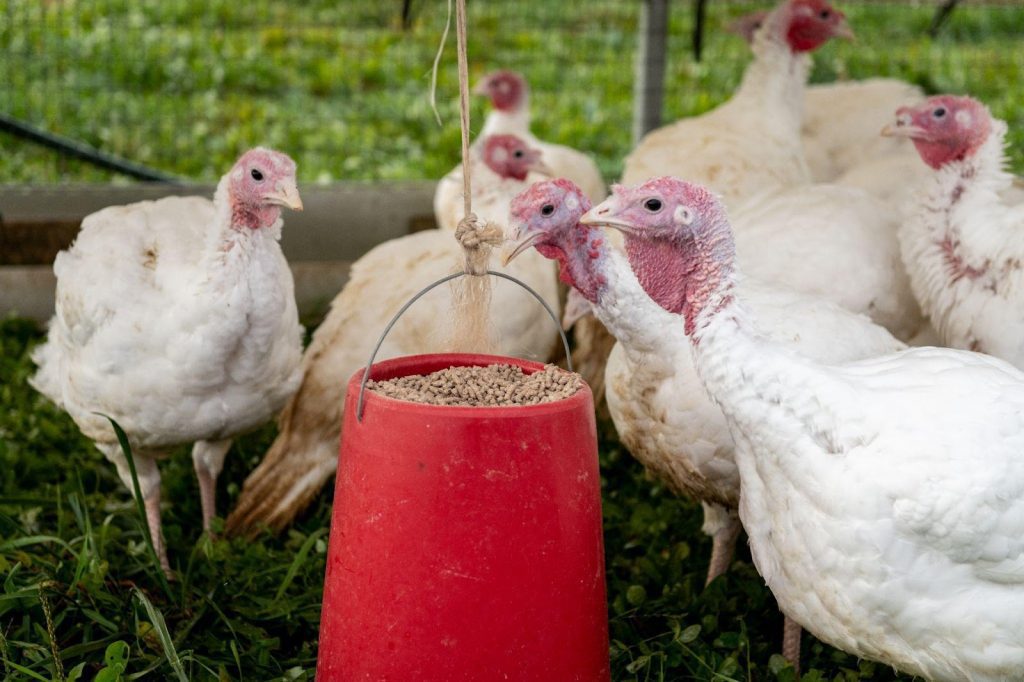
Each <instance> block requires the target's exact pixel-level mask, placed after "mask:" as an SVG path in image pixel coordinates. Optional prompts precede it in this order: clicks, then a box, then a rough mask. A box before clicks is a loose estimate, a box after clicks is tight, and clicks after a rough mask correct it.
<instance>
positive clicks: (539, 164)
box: [530, 154, 555, 178]
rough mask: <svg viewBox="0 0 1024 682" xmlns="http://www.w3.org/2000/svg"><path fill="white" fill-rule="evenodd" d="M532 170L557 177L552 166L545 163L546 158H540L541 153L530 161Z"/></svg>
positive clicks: (549, 176)
mask: <svg viewBox="0 0 1024 682" xmlns="http://www.w3.org/2000/svg"><path fill="white" fill-rule="evenodd" d="M530 170H531V171H533V172H534V173H537V174H539V175H543V176H544V177H546V178H553V177H555V172H554V171H553V170H551V167H550V166H549V165H547V164H546V163H544V159H542V158H540V155H539V154H538V155H537V157H536V158H535V159H534V160H533V161H531V162H530Z"/></svg>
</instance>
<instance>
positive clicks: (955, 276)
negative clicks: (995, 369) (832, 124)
mask: <svg viewBox="0 0 1024 682" xmlns="http://www.w3.org/2000/svg"><path fill="white" fill-rule="evenodd" d="M886 132H888V133H890V134H892V135H896V136H901V137H909V138H910V139H912V140H913V142H914V146H915V147H916V148H917V152H918V153H919V154H920V155H921V160H923V161H924V163H923V164H922V163H921V162H920V161H919V162H918V163H919V165H921V167H922V168H924V167H925V165H927V167H928V169H929V173H930V175H931V177H930V178H929V181H928V184H927V185H926V186H925V187H924V188H922V189H921V190H920V191H919V193H918V196H917V197H916V198H915V201H914V202H913V203H912V204H911V205H910V206H908V207H907V216H906V219H905V221H904V224H903V226H902V227H901V229H900V242H901V246H902V249H903V260H904V263H905V264H906V267H907V272H909V273H910V281H911V284H912V285H913V289H914V294H915V295H916V296H917V298H918V300H920V302H921V306H922V308H924V311H925V313H927V314H928V316H929V317H930V318H931V321H932V324H933V325H934V327H935V328H936V330H937V331H938V332H939V336H940V338H941V339H942V343H943V345H946V346H951V347H953V348H964V349H968V350H974V351H982V352H985V353H989V354H991V355H995V356H996V357H1000V358H1002V359H1004V360H1006V361H1008V362H1011V363H1013V364H1014V365H1016V366H1017V367H1020V368H1024V269H1022V268H1024V265H1022V263H1024V196H1021V195H1020V190H1019V189H1018V188H1017V187H1015V185H1014V181H1015V178H1014V176H1013V175H1011V174H1010V173H1008V172H1007V171H1006V168H1005V166H1006V155H1005V153H1004V151H1003V148H1004V146H1005V144H1006V124H1005V123H1004V122H1003V121H999V120H993V118H992V115H991V114H990V113H989V111H988V109H987V108H986V107H985V106H984V105H983V104H982V103H981V102H978V101H977V100H974V99H971V98H970V97H953V96H949V95H941V96H938V97H932V98H930V99H928V100H927V101H925V102H924V103H922V104H920V105H918V106H916V107H907V108H902V109H900V110H899V111H898V112H897V118H896V121H895V123H894V124H892V125H890V126H888V127H887V129H886Z"/></svg>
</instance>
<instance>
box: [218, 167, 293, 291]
mask: <svg viewBox="0 0 1024 682" xmlns="http://www.w3.org/2000/svg"><path fill="white" fill-rule="evenodd" d="M228 182H229V179H228V177H226V176H225V177H224V178H223V179H221V181H220V184H218V185H217V192H216V193H215V194H214V198H213V202H214V207H215V213H214V215H215V221H216V223H215V225H213V226H211V229H210V230H209V232H208V236H207V242H206V245H205V246H206V248H205V253H204V255H203V259H204V260H203V267H202V268H201V271H202V277H203V281H202V282H200V285H201V286H204V287H206V288H208V289H211V290H224V289H225V288H230V287H235V286H237V285H238V284H239V283H241V282H243V281H246V282H248V283H249V284H248V286H247V288H249V289H252V290H262V289H264V288H266V287H267V285H268V284H269V285H271V286H273V284H274V283H276V282H277V278H276V277H273V274H274V273H275V271H276V270H278V269H279V267H278V265H279V262H278V261H279V259H280V252H281V247H280V245H279V244H278V240H279V239H280V238H281V226H282V222H283V221H282V220H281V217H280V216H278V218H277V220H275V221H274V223H273V224H271V225H269V226H267V227H260V228H255V229H254V228H251V227H247V226H244V225H233V224H232V218H233V212H232V207H231V201H230V199H229V198H228ZM273 298H274V299H276V298H278V297H277V296H274V297H273ZM268 303H269V301H268Z"/></svg>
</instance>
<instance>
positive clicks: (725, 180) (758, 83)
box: [622, 0, 852, 208]
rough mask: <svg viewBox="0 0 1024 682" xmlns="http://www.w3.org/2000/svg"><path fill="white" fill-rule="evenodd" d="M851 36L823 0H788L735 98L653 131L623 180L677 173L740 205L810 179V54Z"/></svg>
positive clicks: (764, 33) (775, 14)
mask: <svg viewBox="0 0 1024 682" xmlns="http://www.w3.org/2000/svg"><path fill="white" fill-rule="evenodd" d="M836 36H841V37H850V36H852V33H851V31H850V29H849V27H848V26H847V24H846V20H845V18H844V17H843V13H842V12H840V11H839V10H836V9H834V8H833V7H832V6H831V5H829V4H828V3H827V2H825V1H824V0H785V1H784V2H782V3H781V4H780V5H779V6H778V7H776V8H775V10H774V11H772V12H771V13H770V14H769V15H768V16H767V17H766V19H765V22H764V25H763V26H762V27H761V28H760V29H759V30H758V31H757V33H756V35H755V37H754V43H753V51H754V60H753V61H752V62H751V63H750V65H749V66H748V67H747V69H746V71H745V72H744V74H743V81H742V82H741V83H740V86H739V88H738V89H737V90H736V92H735V93H734V94H733V96H732V98H731V99H729V101H727V102H725V103H724V104H722V105H720V106H719V107H717V108H716V109H713V110H711V111H709V112H707V113H705V114H702V115H700V116H697V117H695V118H687V119H682V120H680V121H676V122H675V123H672V124H670V125H667V126H665V127H663V128H659V129H658V130H655V131H653V132H651V133H648V134H647V135H646V136H645V137H644V139H643V140H641V141H640V144H639V145H638V146H637V148H636V149H634V150H633V151H632V152H631V153H630V155H629V156H628V157H627V158H626V163H625V169H624V171H623V175H622V178H623V182H625V183H627V184H632V183H636V182H642V181H644V180H647V179H648V178H652V177H656V176H660V175H666V174H673V175H678V176H680V177H685V178H691V179H693V180H695V181H700V182H704V183H706V184H708V185H709V186H710V187H713V188H714V189H715V191H717V192H719V193H720V194H721V196H722V197H723V198H724V200H725V203H726V205H728V206H729V207H730V208H735V207H737V206H739V205H741V204H742V203H743V202H745V201H748V200H750V199H751V197H754V196H756V195H760V194H765V193H773V192H777V191H779V190H782V189H785V188H787V187H793V186H795V185H802V184H806V183H807V182H810V180H811V175H810V172H809V170H808V167H807V162H806V161H805V159H804V155H803V150H802V145H801V140H800V129H801V125H802V122H803V119H802V111H803V106H802V105H803V100H804V88H805V84H806V81H807V74H808V70H809V68H810V63H811V62H810V56H809V54H808V53H809V52H811V51H813V50H815V49H817V48H818V47H820V46H822V45H824V44H825V43H826V42H827V41H828V40H829V39H830V38H832V37H836Z"/></svg>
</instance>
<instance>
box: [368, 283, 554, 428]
mask: <svg viewBox="0 0 1024 682" xmlns="http://www.w3.org/2000/svg"><path fill="white" fill-rule="evenodd" d="M468 274H469V273H468V272H456V273H452V274H451V275H448V276H447V277H442V278H441V279H439V280H437V281H436V282H434V283H433V284H430V285H428V286H427V287H425V288H423V289H420V291H419V293H417V294H416V295H415V296H413V297H412V298H410V299H409V300H408V301H407V302H406V304H405V305H403V306H402V307H401V308H400V309H399V310H398V312H397V313H395V316H394V317H392V318H391V321H390V322H388V326H387V327H384V332H383V333H382V334H381V335H380V338H379V339H377V345H376V346H374V347H373V352H372V353H370V359H369V361H368V362H367V363H366V367H365V368H364V369H363V380H362V381H361V382H359V402H358V403H357V404H356V421H360V422H361V421H363V407H364V402H365V396H364V393H365V392H366V382H367V381H369V380H370V368H371V367H373V361H374V359H375V358H376V357H377V351H379V350H380V347H381V345H383V343H384V339H385V338H386V337H387V335H388V332H390V331H391V328H392V327H394V326H395V323H396V322H398V318H400V317H401V316H402V315H404V314H405V311H406V310H408V309H409V308H410V307H411V306H412V304H413V303H415V302H416V301H418V300H420V298H422V297H423V295H424V294H426V293H427V292H429V291H431V290H432V289H434V288H436V287H439V286H441V285H442V284H444V283H445V282H450V281H452V280H453V279H458V278H459V277H465V276H466V275H468ZM487 274H488V275H494V276H495V277H501V278H502V279H507V280H508V281H510V282H513V283H515V284H518V285H519V286H521V287H522V288H523V289H526V290H527V291H528V292H530V294H531V295H533V297H534V298H535V299H537V300H538V301H540V304H541V305H542V306H544V310H546V311H547V313H548V316H549V317H550V318H551V321H552V322H554V323H555V328H556V329H557V330H558V335H559V336H561V337H562V346H563V347H564V348H565V364H566V365H567V366H568V367H569V371H570V372H571V371H572V354H571V353H570V351H569V337H567V336H566V335H565V330H564V329H562V323H561V322H559V320H558V315H555V311H554V310H552V309H551V306H549V305H548V302H547V301H545V300H544V298H543V297H542V296H541V295H540V294H538V293H537V292H536V291H534V290H533V289H532V288H531V287H530V285H529V284H527V283H526V282H524V281H522V280H520V279H516V278H515V277H513V276H512V275H506V274H505V273H504V272H496V271H494V270H488V271H487Z"/></svg>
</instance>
